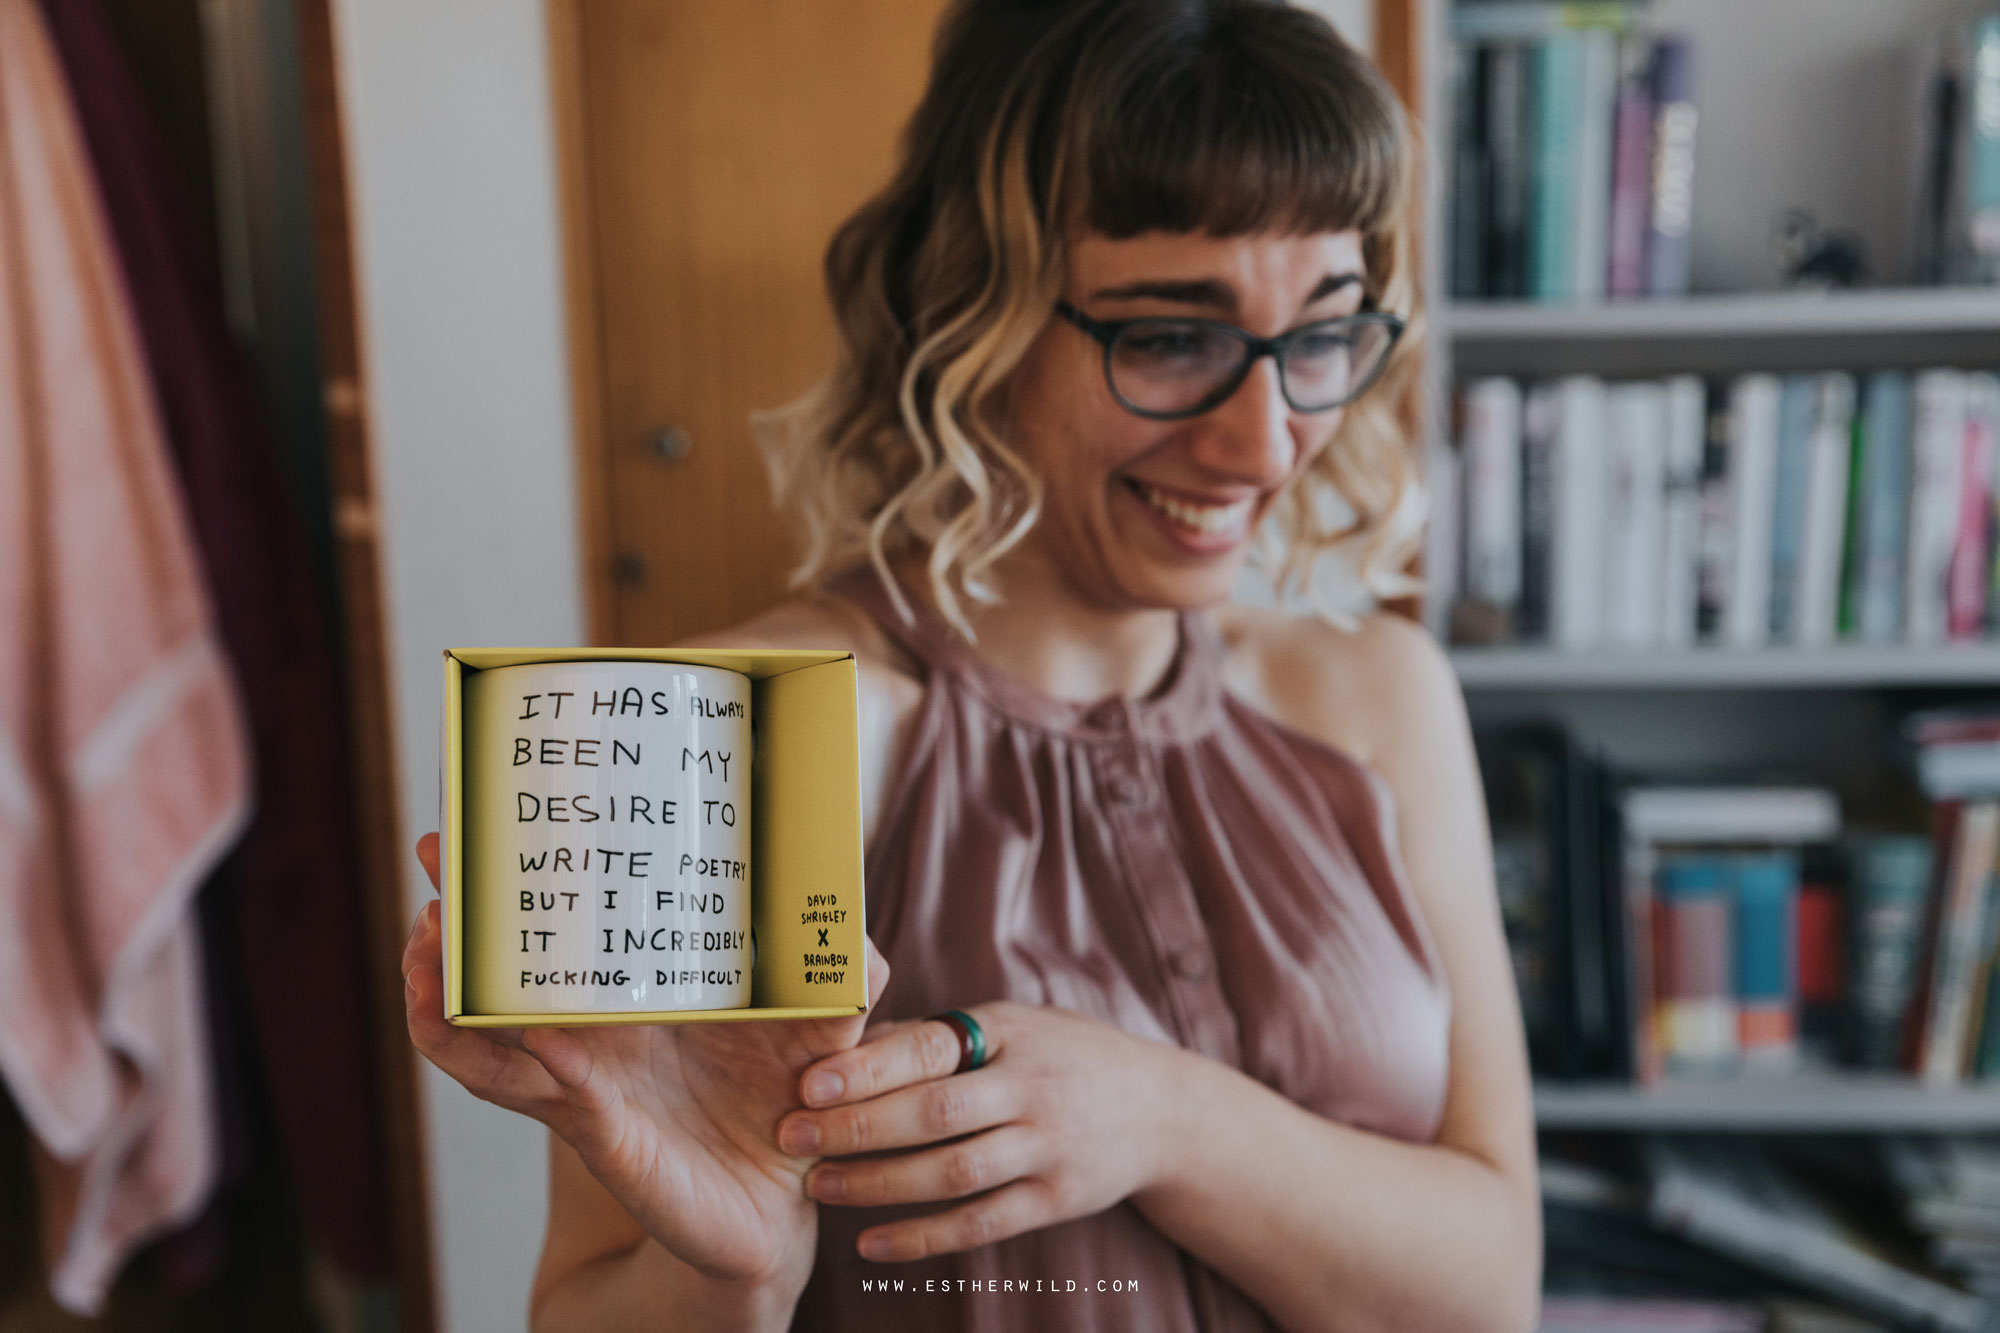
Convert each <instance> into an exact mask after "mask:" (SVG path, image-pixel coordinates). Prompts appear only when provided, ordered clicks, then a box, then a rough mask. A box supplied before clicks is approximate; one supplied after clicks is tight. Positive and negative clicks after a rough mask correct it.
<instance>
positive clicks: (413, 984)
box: [403, 972, 417, 997]
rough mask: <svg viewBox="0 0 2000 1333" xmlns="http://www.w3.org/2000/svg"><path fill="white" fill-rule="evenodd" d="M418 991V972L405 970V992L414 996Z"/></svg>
mask: <svg viewBox="0 0 2000 1333" xmlns="http://www.w3.org/2000/svg"><path fill="white" fill-rule="evenodd" d="M416 993H417V974H416V973H415V972H405V973H404V974H403V994H405V995H408V996H412V997H414V996H415V995H416Z"/></svg>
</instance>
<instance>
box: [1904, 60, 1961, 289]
mask: <svg viewBox="0 0 2000 1333" xmlns="http://www.w3.org/2000/svg"><path fill="white" fill-rule="evenodd" d="M1965 36H1966V34H1965V33H1964V32H1963V31H1962V30H1961V29H1958V28H1956V27H1952V26H1947V27H1946V28H1945V29H1944V30H1943V31H1942V32H1941V33H1940V34H1939V40H1938V42H1937V44H1936V46H1935V47H1934V48H1933V49H1932V50H1931V51H1930V52H1929V55H1928V59H1927V62H1926V64H1925V67H1924V68H1923V70H1922V72H1921V74H1920V76H1919V84H1920V88H1921V92H1922V100H1921V105H1920V106H1919V108H1918V119H1919V121H1920V122H1921V124H1922V126H1923V141H1924V145H1923V160H1922V162H1921V163H1920V164H1919V167H1918V170H1919V172H1920V174H1921V182H1920V184H1919V187H1918V188H1919V193H1918V200H1917V229H1916V245H1915V247H1914V248H1915V261H1914V263H1913V265H1912V277H1913V278H1914V280H1915V281H1917V282H1918V283H1943V282H1950V281H1953V280H1954V279H1955V278H1957V277H1958V276H1959V274H1958V272H1957V269H1958V252H1959V250H1960V239H1961V236H1960V226H1959V224H1960V222H1961V221H1962V218H1961V216H1960V215H1961V213H1962V212H1963V209H1962V207H1961V200H1962V194H1963V189H1964V185H1965V182H1964V180H1963V174H1962V171H1961V166H1962V164H1963V162H1964V153H1963V151H1962V150H1963V148H1964V143H1963V140H1964V136H1965V131H1966V123H1965V121H1966V117H1965V50H1964V38H1965Z"/></svg>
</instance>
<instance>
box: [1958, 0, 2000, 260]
mask: <svg viewBox="0 0 2000 1333" xmlns="http://www.w3.org/2000/svg"><path fill="white" fill-rule="evenodd" d="M1967 76H1968V83H1969V87H1968V89H1967V101H1968V102H1969V104H1970V105H1969V106H1968V108H1967V110H1968V113H1969V114H1968V116H1967V131H1966V140H1967V142H1966V183H1965V196H1966V209H1967V214H1968V216H1967V219H1966V240H1967V250H1968V259H1969V269H1968V271H1967V272H1966V275H1965V278H1966V280H1967V281H1969V282H1979V283H1995V282H2000V14H1989V15H1987V16H1986V17H1984V18H1982V19H1979V20H1978V21H1976V22H1975V23H1974V24H1973V27H1972V39H1971V58H1970V60H1969V61H1968V63H1967Z"/></svg>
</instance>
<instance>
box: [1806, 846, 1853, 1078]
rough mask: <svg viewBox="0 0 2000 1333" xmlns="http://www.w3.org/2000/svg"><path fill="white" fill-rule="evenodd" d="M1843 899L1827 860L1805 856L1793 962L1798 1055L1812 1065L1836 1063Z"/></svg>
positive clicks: (1842, 999) (1842, 1003) (1843, 979)
mask: <svg viewBox="0 0 2000 1333" xmlns="http://www.w3.org/2000/svg"><path fill="white" fill-rule="evenodd" d="M1845 913H1846V896H1845V894H1844V893H1843V892H1842V888H1841V883H1840V881H1839V878H1838V875H1837V872H1836V871H1835V870H1834V869H1833V866H1832V858H1831V856H1829V855H1826V854H1812V853H1809V854H1807V855H1806V856H1805V857H1803V858H1802V859H1801V861H1800V865H1799V901H1798V909H1797V917H1796V942H1795V944H1794V946H1793V953H1794V956H1795V957H1796V958H1797V961H1798V987H1799V1051H1800V1055H1801V1057H1802V1058H1804V1059H1805V1060H1807V1061H1810V1062H1812V1063H1814V1064H1821V1065H1830V1064H1833V1063H1834V1062H1835V1061H1837V1060H1838V1059H1839V1057H1840V1049H1841V1020H1842V1017H1843V1015H1844V1012H1845V1007H1846V992H1847V968H1846V965H1845V961H1844V960H1845V958H1846V953H1847V938H1846V936H1847V932H1846V929H1845V927H1844V924H1843V918H1844V916H1845Z"/></svg>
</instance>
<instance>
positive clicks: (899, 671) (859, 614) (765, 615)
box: [679, 588, 923, 690]
mask: <svg viewBox="0 0 2000 1333" xmlns="http://www.w3.org/2000/svg"><path fill="white" fill-rule="evenodd" d="M679 646H680V647H683V648H769V649H784V648H830V649H840V650H843V651H846V652H851V653H853V654H854V659H855V662H856V663H857V665H858V666H859V667H860V670H861V674H862V676H863V678H864V680H871V681H872V683H874V684H875V685H877V686H879V687H882V688H888V689H892V690H894V689H897V688H899V687H908V688H914V687H917V686H920V685H921V683H922V679H923V669H922V667H921V666H920V665H919V664H918V663H917V662H916V661H914V660H913V659H912V658H911V657H910V655H909V654H908V653H906V652H904V651H903V650H902V649H901V648H899V647H897V646H896V644H895V643H894V642H893V641H892V640H891V639H890V638H889V636H888V635H886V634H884V633H883V632H882V628H881V626H879V625H877V624H876V623H875V621H874V619H873V618H872V617H870V616H869V615H868V613H867V612H865V611H863V610H862V609H861V608H860V607H858V606H856V605H855V604H854V603H853V602H850V601H848V600H847V599H846V598H844V597H836V596H835V595H833V594H832V593H829V592H825V591H823V590H820V589H816V588H812V589H805V590H802V591H800V592H798V593H795V594H793V595H792V596H790V597H787V598H786V599H785V600H783V601H782V602H778V603H776V604H775V605H773V606H771V607H769V608H768V609H766V610H764V611H761V612H759V613H758V614H756V615H754V616H752V617H751V618H750V619H748V620H745V621H742V622H741V623H739V624H736V625H732V626H730V627H728V628H727V629H719V630H713V631H711V632H709V633H706V634H698V635H695V636H694V637H692V638H689V639H684V640H682V641H681V643H680V645H679Z"/></svg>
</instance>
